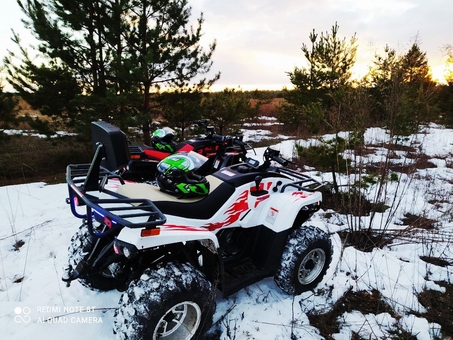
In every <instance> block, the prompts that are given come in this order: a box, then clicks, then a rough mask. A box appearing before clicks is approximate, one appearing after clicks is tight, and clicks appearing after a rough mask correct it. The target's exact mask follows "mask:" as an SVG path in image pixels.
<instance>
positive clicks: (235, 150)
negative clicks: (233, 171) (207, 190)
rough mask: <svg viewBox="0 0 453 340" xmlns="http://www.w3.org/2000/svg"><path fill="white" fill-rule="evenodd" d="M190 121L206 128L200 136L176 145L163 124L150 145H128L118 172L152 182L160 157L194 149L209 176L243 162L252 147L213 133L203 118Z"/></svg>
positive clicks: (202, 173) (136, 180)
mask: <svg viewBox="0 0 453 340" xmlns="http://www.w3.org/2000/svg"><path fill="white" fill-rule="evenodd" d="M193 123H194V124H195V125H197V126H199V127H202V128H204V129H205V134H204V135H203V136H200V137H196V138H191V139H188V140H186V141H183V142H181V143H178V144H177V143H176V142H175V141H174V134H175V131H174V130H173V129H170V128H168V127H164V128H159V129H157V130H155V131H154V132H153V134H152V139H151V146H147V145H145V144H129V154H130V159H129V162H128V163H127V165H126V166H124V167H122V168H121V169H119V171H118V174H119V175H120V176H121V177H122V178H123V179H125V180H131V181H134V182H151V183H152V182H154V181H155V178H156V167H157V164H158V163H159V162H160V161H161V160H162V159H164V158H166V157H168V156H169V155H171V154H173V153H178V152H189V151H194V152H196V153H199V154H201V155H203V156H205V157H207V158H208V161H207V162H206V164H205V166H203V168H202V169H199V171H198V173H199V174H201V175H208V174H211V173H213V172H215V171H217V170H219V169H221V168H224V167H226V166H229V165H233V164H238V163H242V162H244V161H245V159H246V155H247V151H248V150H252V149H253V148H252V147H251V146H250V145H249V144H247V143H245V142H243V138H242V136H228V135H219V134H216V132H215V129H214V127H213V126H211V125H208V122H207V121H205V120H195V121H194V122H193ZM93 141H94V142H95V140H94V139H93ZM95 148H96V147H94V149H95Z"/></svg>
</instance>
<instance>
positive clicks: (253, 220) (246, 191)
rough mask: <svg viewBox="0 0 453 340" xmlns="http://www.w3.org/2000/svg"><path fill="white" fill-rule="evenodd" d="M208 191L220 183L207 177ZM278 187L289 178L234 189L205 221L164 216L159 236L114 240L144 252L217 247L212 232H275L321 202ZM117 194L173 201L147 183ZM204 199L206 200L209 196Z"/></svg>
mask: <svg viewBox="0 0 453 340" xmlns="http://www.w3.org/2000/svg"><path fill="white" fill-rule="evenodd" d="M208 180H209V181H210V183H211V191H212V190H213V189H214V188H215V187H216V186H217V185H219V184H220V183H221V180H219V179H218V178H215V177H213V176H208ZM277 180H278V181H280V182H283V183H281V184H280V185H284V184H286V183H291V182H292V180H291V179H289V178H288V179H285V178H265V179H263V180H262V181H261V183H260V188H259V189H260V190H261V191H260V194H259V195H254V191H255V192H256V188H255V184H254V183H246V184H244V185H241V186H239V187H237V188H235V191H234V193H233V194H232V195H231V196H230V198H229V199H228V200H227V201H226V202H225V203H224V204H223V205H222V207H221V209H219V210H218V211H217V212H215V213H214V214H213V216H212V217H211V218H209V219H205V220H202V219H192V218H185V217H181V216H178V215H177V214H178V212H177V211H175V215H171V214H168V213H166V217H167V221H166V223H165V224H163V225H160V226H159V227H158V228H159V229H160V233H159V234H158V235H154V236H146V237H142V236H141V229H133V228H123V229H122V230H121V232H120V233H119V235H118V236H117V238H118V240H120V241H124V242H127V243H130V244H133V245H135V246H136V247H137V249H139V250H141V249H148V248H153V247H157V246H161V245H166V244H172V243H179V242H183V243H184V242H188V241H195V240H200V241H201V240H206V239H209V240H211V241H212V242H213V243H214V245H215V246H216V247H217V248H218V247H219V242H218V239H217V237H216V233H217V232H218V231H219V230H220V229H223V228H232V227H242V228H249V227H255V226H259V225H264V226H266V227H267V228H269V229H271V230H273V231H274V232H276V233H278V232H281V231H283V230H286V229H289V228H291V227H292V226H293V222H294V220H295V218H296V216H297V214H298V213H299V211H300V210H301V209H303V208H304V207H305V206H307V205H310V204H316V203H318V202H320V201H321V200H322V198H321V193H320V192H308V191H300V190H297V189H296V188H293V187H288V188H287V189H286V190H285V191H284V192H283V193H282V192H280V190H277V191H274V190H272V189H273V188H274V187H275V186H276V183H275V182H277ZM117 192H118V193H119V194H121V195H124V196H126V197H129V198H146V199H150V200H151V201H156V200H162V199H165V200H170V201H174V200H177V198H175V197H173V196H170V195H168V194H165V193H162V192H160V191H159V190H158V188H156V187H154V186H152V185H149V184H143V183H141V184H126V185H122V186H119V187H118V190H117ZM204 199H209V196H207V197H205V198H204ZM195 200H200V199H189V200H178V201H179V202H187V203H190V202H194V201H195Z"/></svg>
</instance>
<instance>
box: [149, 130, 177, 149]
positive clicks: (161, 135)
mask: <svg viewBox="0 0 453 340" xmlns="http://www.w3.org/2000/svg"><path fill="white" fill-rule="evenodd" d="M174 137H175V130H173V129H171V128H169V127H163V128H161V129H157V130H155V131H154V132H153V136H152V139H151V145H152V146H153V147H155V148H156V149H157V150H159V151H166V152H175V148H176V143H175V141H174V140H173V139H174Z"/></svg>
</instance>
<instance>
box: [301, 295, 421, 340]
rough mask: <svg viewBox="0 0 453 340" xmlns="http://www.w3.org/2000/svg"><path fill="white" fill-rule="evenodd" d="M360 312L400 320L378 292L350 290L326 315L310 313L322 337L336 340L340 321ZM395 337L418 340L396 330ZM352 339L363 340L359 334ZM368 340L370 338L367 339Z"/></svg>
mask: <svg viewBox="0 0 453 340" xmlns="http://www.w3.org/2000/svg"><path fill="white" fill-rule="evenodd" d="M352 311H358V312H361V313H362V314H364V315H365V314H380V313H389V314H390V315H391V316H392V317H393V318H395V319H397V320H398V319H399V318H400V316H399V315H397V314H396V313H395V312H394V311H393V309H392V308H391V307H390V306H389V305H388V304H387V303H386V302H385V301H384V300H383V299H382V295H381V293H380V292H379V291H378V290H372V291H371V292H367V291H360V292H353V291H352V290H349V291H348V292H347V293H346V294H345V295H344V296H343V297H341V298H340V299H339V300H338V301H337V302H336V303H335V304H334V305H333V307H332V309H331V310H330V311H329V312H328V313H325V314H313V313H308V314H307V316H308V319H309V320H310V324H311V325H312V326H314V327H316V328H318V329H319V331H320V333H321V335H322V336H323V337H324V338H325V339H326V340H334V337H333V334H335V333H338V332H339V331H340V326H341V325H340V320H341V316H342V315H343V314H344V313H350V312H352ZM394 333H395V337H392V339H408V340H409V339H410V340H412V339H414V340H415V339H417V338H416V337H415V336H412V335H411V334H409V333H408V332H406V331H404V330H401V329H396V330H395V332H394ZM351 339H356V340H362V339H363V338H362V337H360V335H359V334H357V333H355V332H353V333H352V336H351ZM367 339H368V338H367Z"/></svg>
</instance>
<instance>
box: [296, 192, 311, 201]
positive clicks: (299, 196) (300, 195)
mask: <svg viewBox="0 0 453 340" xmlns="http://www.w3.org/2000/svg"><path fill="white" fill-rule="evenodd" d="M291 195H292V196H293V197H295V200H294V202H296V201H298V200H301V199H304V198H307V197H308V196H310V195H311V194H307V193H305V192H303V191H294V192H293V193H292V194H291Z"/></svg>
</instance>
